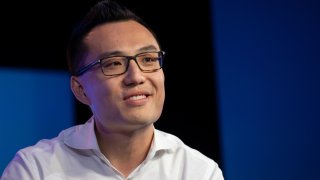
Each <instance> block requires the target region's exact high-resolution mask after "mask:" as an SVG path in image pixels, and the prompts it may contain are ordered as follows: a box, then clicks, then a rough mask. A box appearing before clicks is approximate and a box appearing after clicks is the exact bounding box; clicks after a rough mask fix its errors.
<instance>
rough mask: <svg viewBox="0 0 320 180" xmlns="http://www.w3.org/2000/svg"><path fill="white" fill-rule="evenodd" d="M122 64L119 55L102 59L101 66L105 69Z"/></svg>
mask: <svg viewBox="0 0 320 180" xmlns="http://www.w3.org/2000/svg"><path fill="white" fill-rule="evenodd" d="M123 65H124V60H123V58H121V57H112V58H107V59H104V60H103V62H102V63H101V66H102V67H103V68H105V69H112V68H118V67H121V66H123Z"/></svg>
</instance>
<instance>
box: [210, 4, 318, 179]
mask: <svg viewBox="0 0 320 180" xmlns="http://www.w3.org/2000/svg"><path fill="white" fill-rule="evenodd" d="M319 5H320V3H319V1H315V0H314V1H311V0H306V1H302V0H293V1H284V0H282V1H279V0H265V1H261V0H260V1H253V0H242V1H236V0H228V1H225V0H212V8H213V11H212V12H213V13H212V17H213V18H212V22H213V29H214V32H213V34H214V38H213V39H214V46H215V49H214V56H215V68H216V74H215V76H216V78H217V91H218V108H219V122H220V132H221V134H220V135H221V143H222V144H221V145H222V146H221V153H222V167H223V169H224V173H225V178H226V179H230V180H231V179H232V180H270V179H273V180H283V179H297V180H298V179H308V180H311V179H320V165H319V162H320V153H319V152H320V35H319V33H320V11H319V10H320V6H319Z"/></svg>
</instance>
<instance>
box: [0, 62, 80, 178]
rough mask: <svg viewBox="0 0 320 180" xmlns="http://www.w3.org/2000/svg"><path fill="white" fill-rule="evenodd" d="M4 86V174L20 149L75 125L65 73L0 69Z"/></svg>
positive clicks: (0, 159) (0, 151)
mask: <svg viewBox="0 0 320 180" xmlns="http://www.w3.org/2000/svg"><path fill="white" fill-rule="evenodd" d="M0 84H1V88H0V99H1V102H0V114H1V126H0V142H1V143H0V172H2V171H3V170H4V168H5V166H6V165H7V164H8V163H9V161H10V160H11V159H12V158H13V156H14V154H15V153H16V151H17V150H19V149H20V148H24V147H27V146H30V145H33V144H34V143H36V142H37V141H38V140H40V139H44V138H46V139H47V138H53V137H55V136H57V134H58V133H59V132H60V131H61V130H62V129H65V128H67V127H69V126H71V125H73V124H74V106H73V103H74V101H73V96H72V93H71V91H70V90H69V89H70V88H69V74H68V73H67V72H65V71H58V70H57V71H54V70H52V71H50V70H35V69H21V68H19V69H15V68H0ZM1 174H2V173H1Z"/></svg>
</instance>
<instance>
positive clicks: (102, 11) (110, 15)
mask: <svg viewBox="0 0 320 180" xmlns="http://www.w3.org/2000/svg"><path fill="white" fill-rule="evenodd" d="M128 20H134V21H136V22H138V23H140V24H141V25H143V26H145V27H146V28H147V29H148V30H149V31H150V32H151V33H152V34H153V36H154V37H155V39H156V40H157V37H156V35H155V33H154V32H153V31H152V30H151V28H150V27H149V26H147V24H146V23H145V22H144V21H143V20H142V19H141V18H140V17H139V16H137V15H136V14H135V13H134V12H133V11H131V10H129V9H128V8H127V7H126V6H123V5H122V4H120V3H119V2H116V1H114V0H101V1H98V2H97V3H96V4H95V5H94V6H93V7H92V8H91V9H90V10H89V11H88V12H87V14H86V15H85V17H84V18H83V19H82V21H80V23H79V24H78V25H77V26H76V27H75V28H74V29H73V31H72V33H71V36H70V39H69V42H68V47H67V61H68V67H69V71H70V73H71V74H72V75H75V74H76V71H77V70H78V69H79V68H80V67H81V66H83V54H84V53H85V52H86V50H87V47H86V45H85V44H84V43H83V38H84V37H85V36H86V35H87V34H88V33H89V32H90V31H91V30H92V29H93V28H94V27H96V26H98V25H101V24H104V23H111V22H119V21H128Z"/></svg>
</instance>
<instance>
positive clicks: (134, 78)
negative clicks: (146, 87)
mask: <svg viewBox="0 0 320 180" xmlns="http://www.w3.org/2000/svg"><path fill="white" fill-rule="evenodd" d="M131 60H132V59H131ZM131 60H129V62H128V63H129V64H128V69H127V72H126V73H125V74H124V75H125V78H124V84H125V85H126V86H134V85H138V84H142V83H144V82H145V80H146V78H145V76H144V73H143V72H142V71H141V70H140V68H139V66H138V64H137V63H136V62H135V61H134V60H132V61H131Z"/></svg>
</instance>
